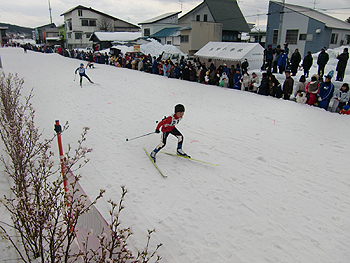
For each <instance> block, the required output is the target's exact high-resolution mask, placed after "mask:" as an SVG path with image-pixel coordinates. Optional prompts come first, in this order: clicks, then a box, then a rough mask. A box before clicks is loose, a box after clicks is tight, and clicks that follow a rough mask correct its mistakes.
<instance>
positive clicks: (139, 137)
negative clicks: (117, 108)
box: [125, 132, 155, 142]
mask: <svg viewBox="0 0 350 263" xmlns="http://www.w3.org/2000/svg"><path fill="white" fill-rule="evenodd" d="M153 133H155V132H150V133H147V134H144V135H141V136H137V137H135V138H131V139H128V138H126V139H125V140H126V141H127V142H128V141H131V140H135V139H138V138H141V137H145V136H148V135H151V134H153Z"/></svg>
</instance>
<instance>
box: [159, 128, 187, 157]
mask: <svg viewBox="0 0 350 263" xmlns="http://www.w3.org/2000/svg"><path fill="white" fill-rule="evenodd" d="M169 134H172V135H174V136H175V137H176V138H177V139H178V142H177V148H178V149H179V148H182V143H183V141H184V137H183V136H182V134H181V132H180V131H179V130H178V129H176V128H174V129H172V130H171V131H169V132H162V139H161V142H160V144H159V145H158V146H157V147H156V150H157V152H159V151H160V150H161V149H163V148H164V147H165V145H166V141H167V138H168V136H169Z"/></svg>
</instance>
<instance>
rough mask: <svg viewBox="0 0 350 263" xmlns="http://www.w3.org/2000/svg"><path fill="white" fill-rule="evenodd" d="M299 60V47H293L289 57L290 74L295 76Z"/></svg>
mask: <svg viewBox="0 0 350 263" xmlns="http://www.w3.org/2000/svg"><path fill="white" fill-rule="evenodd" d="M300 61H301V55H300V53H299V49H295V51H294V53H293V54H292V57H291V59H290V62H291V63H292V67H291V72H292V76H295V75H296V74H297V72H298V67H299V64H300Z"/></svg>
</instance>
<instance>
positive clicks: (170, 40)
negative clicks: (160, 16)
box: [150, 27, 190, 49]
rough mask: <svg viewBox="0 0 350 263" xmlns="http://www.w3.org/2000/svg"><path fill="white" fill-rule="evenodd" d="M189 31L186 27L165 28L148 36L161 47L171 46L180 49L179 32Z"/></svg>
mask: <svg viewBox="0 0 350 263" xmlns="http://www.w3.org/2000/svg"><path fill="white" fill-rule="evenodd" d="M184 29H190V28H188V27H167V28H163V29H162V30H160V31H158V32H157V33H155V34H153V35H150V37H151V38H154V39H156V40H158V41H159V42H160V43H161V44H163V45H173V46H176V47H177V48H179V49H180V40H181V30H184Z"/></svg>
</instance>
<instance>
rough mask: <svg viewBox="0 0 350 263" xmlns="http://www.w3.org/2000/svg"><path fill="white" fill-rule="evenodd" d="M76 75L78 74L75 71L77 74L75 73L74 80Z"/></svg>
mask: <svg viewBox="0 0 350 263" xmlns="http://www.w3.org/2000/svg"><path fill="white" fill-rule="evenodd" d="M76 76H77V74H76V73H75V74H74V81H75V77H76Z"/></svg>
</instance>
